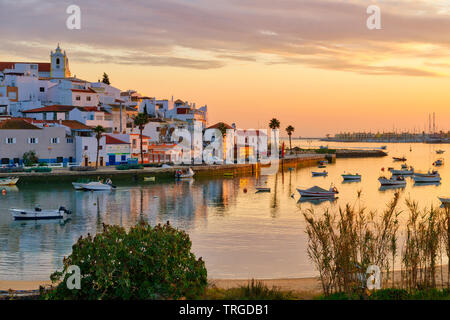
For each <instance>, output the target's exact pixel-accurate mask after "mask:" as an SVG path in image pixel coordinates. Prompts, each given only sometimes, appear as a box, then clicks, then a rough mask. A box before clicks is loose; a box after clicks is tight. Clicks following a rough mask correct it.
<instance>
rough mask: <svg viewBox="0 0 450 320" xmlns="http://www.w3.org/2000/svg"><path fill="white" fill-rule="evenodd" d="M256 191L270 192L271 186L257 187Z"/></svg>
mask: <svg viewBox="0 0 450 320" xmlns="http://www.w3.org/2000/svg"><path fill="white" fill-rule="evenodd" d="M255 189H256V192H270V188H268V187H255Z"/></svg>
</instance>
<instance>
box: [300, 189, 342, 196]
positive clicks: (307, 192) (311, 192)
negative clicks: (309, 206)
mask: <svg viewBox="0 0 450 320" xmlns="http://www.w3.org/2000/svg"><path fill="white" fill-rule="evenodd" d="M297 191H298V193H300V196H302V197H313V198H334V197H335V196H336V194H338V193H339V192H338V190H337V189H336V187H330V189H329V190H325V189H323V188H321V187H318V186H314V187H312V188H309V189H298V188H297Z"/></svg>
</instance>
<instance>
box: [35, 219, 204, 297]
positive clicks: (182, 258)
mask: <svg viewBox="0 0 450 320" xmlns="http://www.w3.org/2000/svg"><path fill="white" fill-rule="evenodd" d="M103 229H104V230H103V233H100V234H97V235H96V236H95V237H92V236H91V235H89V234H88V235H87V237H85V238H83V237H80V239H78V241H77V242H76V243H75V244H74V245H73V247H72V254H71V255H70V256H69V257H68V258H64V260H63V263H64V268H63V270H62V272H58V271H56V272H55V273H53V274H52V275H51V277H50V278H51V280H52V281H60V280H63V281H62V282H60V283H59V285H58V286H57V287H56V288H55V289H54V290H52V291H50V292H48V293H46V294H45V295H44V297H45V298H47V299H82V300H86V299H179V298H183V297H186V298H195V297H197V296H198V295H200V294H202V293H203V292H204V290H205V288H206V286H207V272H206V268H205V263H204V262H203V261H202V259H201V258H199V259H198V260H197V259H196V258H195V256H194V254H193V253H191V240H190V239H189V236H188V235H187V234H186V233H185V232H184V231H180V230H177V229H175V228H172V227H171V226H170V225H169V223H168V222H167V224H165V225H163V226H161V225H157V226H155V227H151V226H149V225H148V224H146V223H141V224H138V225H137V226H136V227H133V228H131V229H130V230H129V231H128V232H126V230H125V229H124V228H123V227H120V226H108V225H103ZM71 265H76V266H78V267H79V268H80V272H81V289H79V290H76V289H74V290H69V289H68V288H67V285H66V282H67V280H68V278H69V277H70V274H67V273H66V272H67V269H68V267H69V266H71Z"/></svg>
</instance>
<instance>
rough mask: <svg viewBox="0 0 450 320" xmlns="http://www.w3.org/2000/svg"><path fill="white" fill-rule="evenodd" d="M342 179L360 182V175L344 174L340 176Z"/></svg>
mask: <svg viewBox="0 0 450 320" xmlns="http://www.w3.org/2000/svg"><path fill="white" fill-rule="evenodd" d="M341 176H342V178H344V181H345V180H347V181H350V180H351V181H356V180H361V175H360V174H357V173H356V174H351V173H344V174H342V175H341Z"/></svg>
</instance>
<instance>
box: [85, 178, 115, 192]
mask: <svg viewBox="0 0 450 320" xmlns="http://www.w3.org/2000/svg"><path fill="white" fill-rule="evenodd" d="M112 188H116V186H114V185H113V184H112V182H111V179H108V180H106V183H103V182H102V181H93V182H89V183H86V184H83V185H81V189H82V190H88V191H107V190H111V189H112Z"/></svg>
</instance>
